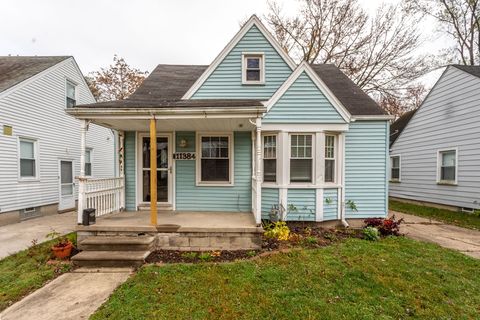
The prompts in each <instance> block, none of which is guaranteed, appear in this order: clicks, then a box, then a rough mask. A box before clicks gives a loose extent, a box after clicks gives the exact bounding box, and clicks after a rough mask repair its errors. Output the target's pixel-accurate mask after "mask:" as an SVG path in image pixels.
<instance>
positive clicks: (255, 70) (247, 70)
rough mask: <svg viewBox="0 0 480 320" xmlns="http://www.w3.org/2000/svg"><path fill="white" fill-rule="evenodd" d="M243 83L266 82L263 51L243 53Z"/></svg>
mask: <svg viewBox="0 0 480 320" xmlns="http://www.w3.org/2000/svg"><path fill="white" fill-rule="evenodd" d="M242 83H243V84H263V83H265V59H264V55H263V53H244V54H242Z"/></svg>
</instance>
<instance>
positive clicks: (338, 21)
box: [265, 0, 434, 101]
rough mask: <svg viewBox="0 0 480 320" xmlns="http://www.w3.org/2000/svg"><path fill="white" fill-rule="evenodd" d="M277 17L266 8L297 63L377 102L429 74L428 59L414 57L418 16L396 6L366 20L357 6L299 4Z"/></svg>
mask: <svg viewBox="0 0 480 320" xmlns="http://www.w3.org/2000/svg"><path fill="white" fill-rule="evenodd" d="M301 2H302V4H301V7H300V9H299V12H298V13H297V14H295V15H294V16H285V15H283V12H282V8H281V6H280V5H278V4H277V3H276V2H270V3H269V13H268V14H267V15H266V17H265V19H266V21H267V23H268V25H269V26H270V28H271V29H272V30H273V32H274V34H275V36H276V38H277V39H278V40H279V42H280V43H281V45H282V47H283V48H284V50H285V51H287V52H288V53H290V55H292V57H294V58H295V59H296V60H297V61H300V60H306V61H308V62H309V63H332V64H334V65H336V66H337V67H338V68H340V70H342V71H343V72H344V73H345V74H346V75H347V76H349V77H350V79H352V80H353V81H354V82H355V83H356V84H357V85H358V86H359V87H360V88H362V89H363V90H364V91H365V92H367V93H369V94H370V95H371V96H373V97H374V98H375V99H376V100H377V101H381V100H382V99H386V98H387V97H388V98H392V97H397V99H398V97H399V96H401V94H402V93H401V92H404V93H405V92H406V90H407V89H408V88H409V86H410V84H411V83H412V82H413V81H414V80H415V79H418V78H419V77H420V76H422V75H424V74H425V73H426V72H428V71H429V70H430V68H431V67H432V64H433V61H434V60H433V59H432V56H428V55H420V54H418V51H417V50H418V48H419V47H420V46H421V44H422V39H421V37H420V33H419V31H418V28H417V26H418V23H419V19H420V17H421V15H419V14H416V13H415V12H412V11H411V10H409V9H410V8H409V7H406V6H404V5H403V4H402V5H396V6H394V5H388V6H386V5H382V6H380V7H379V8H378V9H377V11H376V14H375V16H374V17H369V15H368V14H367V13H366V12H365V10H364V9H363V8H362V7H361V6H360V5H359V4H358V1H357V0H301Z"/></svg>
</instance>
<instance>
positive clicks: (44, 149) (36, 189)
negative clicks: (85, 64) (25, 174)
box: [0, 59, 115, 213]
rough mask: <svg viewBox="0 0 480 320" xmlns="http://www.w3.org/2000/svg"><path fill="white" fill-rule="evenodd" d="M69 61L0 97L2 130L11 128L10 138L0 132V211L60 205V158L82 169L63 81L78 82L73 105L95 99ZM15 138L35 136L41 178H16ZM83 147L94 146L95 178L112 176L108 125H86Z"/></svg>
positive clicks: (76, 129)
mask: <svg viewBox="0 0 480 320" xmlns="http://www.w3.org/2000/svg"><path fill="white" fill-rule="evenodd" d="M82 77H83V76H82V75H81V74H80V73H79V72H78V71H77V68H76V67H75V64H74V62H73V60H71V59H69V60H67V61H63V62H61V63H59V64H57V65H56V66H54V67H52V68H50V69H49V70H48V72H46V73H45V74H43V75H42V76H41V77H37V78H36V79H34V80H33V81H31V80H27V82H28V83H26V84H25V85H22V84H20V85H19V86H18V89H16V90H12V91H11V92H10V93H8V95H5V96H3V97H2V98H0V129H1V128H2V126H3V125H4V124H6V125H11V126H12V127H13V136H5V135H3V134H2V133H1V132H0V213H1V212H7V211H11V210H18V209H22V208H26V207H32V206H41V205H46V204H52V203H58V179H59V171H58V161H59V159H61V158H64V159H72V160H74V162H75V175H78V174H79V171H80V122H79V121H78V120H76V119H74V118H73V117H71V116H69V115H67V114H66V113H65V110H64V109H65V81H66V79H67V78H68V79H70V80H73V81H74V82H76V83H77V84H78V86H77V88H76V90H77V103H78V104H85V103H91V102H94V100H93V98H92V97H91V95H90V93H89V91H88V88H87V86H86V85H84V84H83V82H82ZM18 137H29V138H34V139H37V141H38V147H39V179H38V181H30V182H22V181H19V179H18V170H19V169H18V150H17V149H18V142H17V141H18ZM87 147H90V148H93V165H92V171H93V176H95V177H112V176H113V175H114V152H115V151H114V138H113V134H112V132H111V131H110V130H109V129H106V128H103V127H100V126H96V125H90V128H89V131H88V134H87Z"/></svg>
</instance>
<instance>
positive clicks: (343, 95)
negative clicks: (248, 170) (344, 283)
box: [79, 64, 385, 115]
mask: <svg viewBox="0 0 480 320" xmlns="http://www.w3.org/2000/svg"><path fill="white" fill-rule="evenodd" d="M207 67H208V66H205V65H164V64H160V65H158V66H157V67H156V68H155V70H153V71H152V73H151V74H150V75H149V76H148V77H147V79H145V81H144V82H143V83H142V85H141V86H140V87H139V88H138V89H137V90H136V91H135V93H133V94H132V95H131V96H130V97H129V98H127V99H125V100H121V101H110V102H99V103H95V104H90V105H83V106H79V107H104V108H109V107H111V108H142V107H143V108H145V107H151V108H171V107H183V106H187V107H215V106H216V107H242V106H244V107H247V106H262V103H261V100H256V99H191V100H181V98H182V96H183V95H184V94H185V93H186V92H187V91H188V89H190V87H191V86H192V85H193V84H194V83H195V81H196V80H197V79H198V78H199V77H200V76H201V75H202V73H203V72H204V71H205V69H206V68H207ZM312 67H313V69H314V71H315V72H316V73H317V74H318V75H319V76H320V78H321V79H322V80H323V81H324V82H325V84H326V85H327V86H328V87H329V89H330V90H331V91H332V92H333V93H334V94H335V95H336V96H337V98H338V99H339V100H340V102H342V104H343V105H344V106H345V108H347V110H348V111H349V112H350V113H351V114H352V115H384V114H385V112H384V111H383V110H382V109H381V108H380V107H379V106H378V105H377V104H376V103H375V101H373V100H372V99H371V98H370V97H369V96H368V95H367V94H366V93H365V92H363V91H362V90H361V89H360V88H359V87H358V86H356V85H355V84H354V83H353V82H352V81H351V80H350V79H349V78H348V77H347V76H346V75H345V74H344V73H343V72H341V71H340V70H339V69H338V68H337V67H335V66H334V65H329V64H315V65H312Z"/></svg>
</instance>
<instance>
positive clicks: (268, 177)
mask: <svg viewBox="0 0 480 320" xmlns="http://www.w3.org/2000/svg"><path fill="white" fill-rule="evenodd" d="M263 181H265V182H277V136H275V135H268V136H263Z"/></svg>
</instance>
